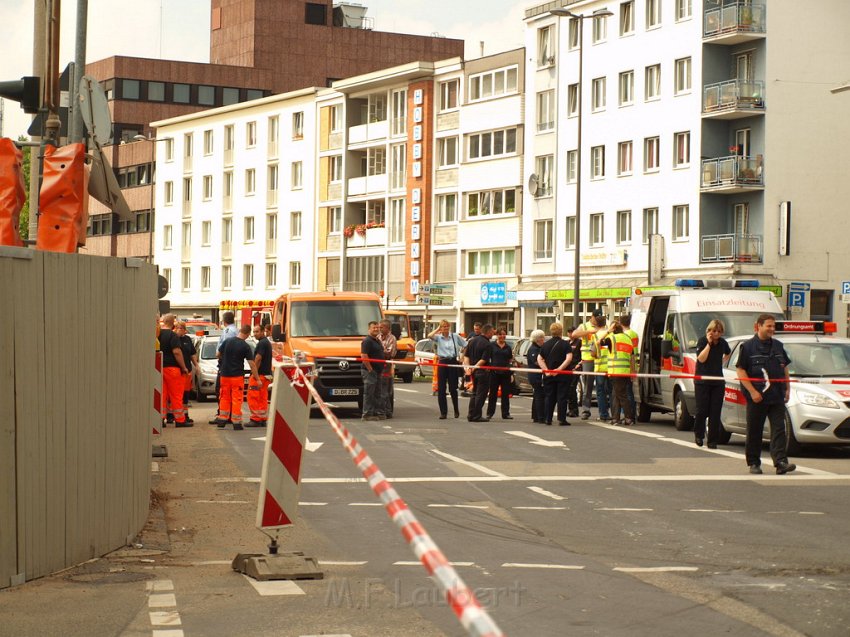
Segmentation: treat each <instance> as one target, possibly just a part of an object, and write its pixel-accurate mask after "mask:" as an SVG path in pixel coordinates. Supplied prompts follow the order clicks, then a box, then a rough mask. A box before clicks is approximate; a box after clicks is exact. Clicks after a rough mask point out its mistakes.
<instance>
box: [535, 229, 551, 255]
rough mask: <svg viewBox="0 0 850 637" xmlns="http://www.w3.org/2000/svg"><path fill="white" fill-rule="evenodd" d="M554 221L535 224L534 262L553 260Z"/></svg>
mask: <svg viewBox="0 0 850 637" xmlns="http://www.w3.org/2000/svg"><path fill="white" fill-rule="evenodd" d="M552 225H553V224H552V220H551V219H542V220H540V221H535V222H534V260H535V261H548V260H550V259H551V258H552V243H553V241H552Z"/></svg>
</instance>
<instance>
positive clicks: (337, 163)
mask: <svg viewBox="0 0 850 637" xmlns="http://www.w3.org/2000/svg"><path fill="white" fill-rule="evenodd" d="M330 161H331V168H330V173H331V174H330V180H331V183H332V184H335V183H339V182H341V181H342V155H334V156H333V157H331V158H330Z"/></svg>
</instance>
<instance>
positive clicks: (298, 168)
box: [292, 161, 304, 190]
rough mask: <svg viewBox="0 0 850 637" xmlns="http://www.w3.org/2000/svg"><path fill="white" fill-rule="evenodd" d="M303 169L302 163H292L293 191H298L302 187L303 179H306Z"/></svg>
mask: <svg viewBox="0 0 850 637" xmlns="http://www.w3.org/2000/svg"><path fill="white" fill-rule="evenodd" d="M302 169H303V164H302V163H301V162H300V161H294V162H292V190H298V189H300V188H301V186H302V179H303V177H304V175H303V172H302Z"/></svg>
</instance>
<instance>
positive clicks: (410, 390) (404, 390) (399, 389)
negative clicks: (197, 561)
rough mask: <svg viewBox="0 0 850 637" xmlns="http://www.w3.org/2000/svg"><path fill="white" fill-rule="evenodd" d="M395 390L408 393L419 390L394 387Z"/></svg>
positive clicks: (416, 392)
mask: <svg viewBox="0 0 850 637" xmlns="http://www.w3.org/2000/svg"><path fill="white" fill-rule="evenodd" d="M393 391H402V392H405V393H408V394H418V393H419V392H418V391H416V390H415V389H405V388H404V387H393Z"/></svg>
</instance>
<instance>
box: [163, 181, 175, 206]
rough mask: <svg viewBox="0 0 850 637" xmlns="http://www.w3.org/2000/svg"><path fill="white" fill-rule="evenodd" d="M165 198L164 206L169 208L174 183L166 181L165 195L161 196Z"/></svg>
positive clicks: (172, 198)
mask: <svg viewBox="0 0 850 637" xmlns="http://www.w3.org/2000/svg"><path fill="white" fill-rule="evenodd" d="M163 196H164V197H165V205H166V206H170V205H171V204H173V203H174V182H173V181H166V182H165V193H164V195H163Z"/></svg>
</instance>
